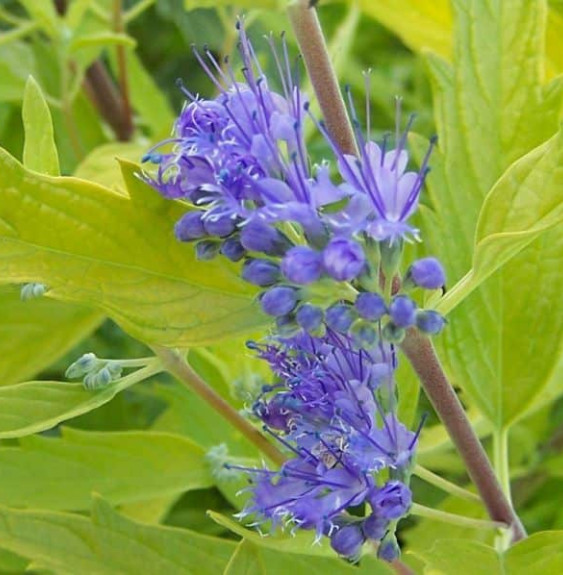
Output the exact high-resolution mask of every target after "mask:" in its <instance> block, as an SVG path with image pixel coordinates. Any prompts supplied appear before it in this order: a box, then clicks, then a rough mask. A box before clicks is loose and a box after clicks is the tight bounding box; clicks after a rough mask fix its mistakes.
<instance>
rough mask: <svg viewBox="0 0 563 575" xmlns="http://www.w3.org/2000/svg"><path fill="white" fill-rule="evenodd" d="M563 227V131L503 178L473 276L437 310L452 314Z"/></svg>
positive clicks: (489, 204) (489, 202)
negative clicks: (513, 261)
mask: <svg viewBox="0 0 563 575" xmlns="http://www.w3.org/2000/svg"><path fill="white" fill-rule="evenodd" d="M561 222H563V132H562V131H559V133H558V134H556V135H555V136H554V137H553V138H551V139H550V140H548V141H547V142H546V143H545V144H542V145H541V146H539V147H538V148H536V149H535V150H532V152H530V153H529V154H527V155H526V156H524V157H523V158H522V159H521V160H518V161H516V162H515V163H514V164H513V165H512V166H510V168H509V169H508V170H507V171H506V172H505V173H504V174H503V176H502V177H501V178H500V180H499V181H498V182H497V183H496V184H495V186H494V187H493V189H492V190H491V191H490V193H489V194H488V195H487V197H486V198H485V202H484V204H483V207H482V208H481V212H480V214H479V219H478V221H477V230H476V233H475V251H474V253H473V266H472V268H471V271H470V272H469V273H468V274H467V275H466V276H465V277H464V278H463V279H462V280H461V281H460V282H458V283H457V284H456V285H455V286H454V287H453V288H452V289H451V290H450V291H449V292H448V293H447V294H446V296H445V297H444V298H442V299H441V301H440V302H439V304H438V305H437V306H436V309H437V310H438V311H440V312H442V313H448V312H449V311H450V310H451V309H452V308H453V307H454V306H455V305H457V303H459V302H461V301H463V299H465V298H466V297H467V296H468V295H469V293H471V291H473V290H474V289H475V288H476V287H477V286H479V285H480V284H481V283H482V282H483V281H484V280H485V279H487V278H488V277H489V276H490V275H492V274H493V273H494V272H495V271H496V270H497V269H499V268H500V267H502V266H503V265H504V264H505V263H506V262H507V261H508V260H510V259H511V258H512V257H514V256H515V255H516V254H517V253H518V252H520V251H521V250H522V249H523V248H524V247H526V246H527V245H528V244H530V243H531V242H532V241H533V240H534V239H536V238H537V237H538V236H540V235H541V234H542V233H543V232H545V231H546V230H548V229H550V228H553V227H555V226H556V225H558V224H560V223H561Z"/></svg>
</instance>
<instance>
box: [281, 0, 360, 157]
mask: <svg viewBox="0 0 563 575" xmlns="http://www.w3.org/2000/svg"><path fill="white" fill-rule="evenodd" d="M288 13H289V19H290V21H291V26H292V28H293V32H294V33H295V37H296V38H297V42H298V43H299V48H300V50H301V53H302V54H303V59H304V60H305V66H306V67H307V72H308V74H309V78H310V79H311V84H312V85H313V88H314V89H315V95H316V96H317V100H318V101H319V105H320V107H321V110H322V112H323V117H324V121H325V123H326V126H327V128H328V131H329V132H330V134H331V135H332V137H333V138H334V140H335V142H336V144H337V145H338V147H339V148H340V149H341V150H342V151H343V152H345V153H347V154H355V153H356V141H355V139H354V132H353V131H352V126H351V125H350V121H349V119H348V112H347V111H346V105H345V104H344V100H343V98H342V92H341V91H340V86H339V85H338V80H337V78H336V75H335V73H334V68H333V67H332V63H331V61H330V56H329V54H328V49H327V46H326V42H325V39H324V36H323V31H322V29H321V25H320V23H319V18H318V16H317V12H316V10H315V9H314V8H309V1H308V0H296V1H295V2H294V3H293V4H290V6H289V8H288Z"/></svg>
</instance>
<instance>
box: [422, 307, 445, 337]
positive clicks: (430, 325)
mask: <svg viewBox="0 0 563 575" xmlns="http://www.w3.org/2000/svg"><path fill="white" fill-rule="evenodd" d="M445 325H446V320H445V319H444V318H443V317H442V316H441V315H440V314H439V313H438V312H437V311H433V310H420V311H417V312H416V327H417V328H418V329H419V330H420V331H422V332H424V333H428V334H430V335H436V334H438V333H440V332H441V331H442V329H443V328H444V326H445Z"/></svg>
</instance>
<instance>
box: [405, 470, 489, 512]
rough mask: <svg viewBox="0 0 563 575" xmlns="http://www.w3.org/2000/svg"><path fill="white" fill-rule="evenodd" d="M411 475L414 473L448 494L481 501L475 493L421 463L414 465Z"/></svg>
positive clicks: (476, 501)
mask: <svg viewBox="0 0 563 575" xmlns="http://www.w3.org/2000/svg"><path fill="white" fill-rule="evenodd" d="M413 475H416V476H417V477H418V478H419V479H422V480H423V481H426V483H430V485H434V486H435V487H438V488H439V489H442V490H443V491H445V492H446V493H449V494H450V495H454V496H455V497H459V498H461V499H465V500H466V501H473V502H474V503H481V498H480V497H479V496H478V495H477V494H476V493H473V492H471V491H468V490H467V489H464V488H463V487H460V486H459V485H456V484H455V483H452V482H451V481H448V480H447V479H444V478H443V477H441V476H440V475H437V474H436V473H433V472H432V471H430V470H429V469H426V468H425V467H422V466H421V465H415V467H414V469H413Z"/></svg>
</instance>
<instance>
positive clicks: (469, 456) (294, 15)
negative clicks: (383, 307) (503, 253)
mask: <svg viewBox="0 0 563 575" xmlns="http://www.w3.org/2000/svg"><path fill="white" fill-rule="evenodd" d="M288 11H289V17H290V21H291V25H292V27H293V30H294V33H295V36H296V38H297V41H298V43H299V47H300V49H301V52H302V54H303V57H304V60H305V64H306V66H307V71H308V73H309V76H310V79H311V83H312V86H313V89H314V90H315V94H316V96H317V98H318V101H319V105H320V107H321V110H322V112H323V115H324V118H325V122H326V127H327V131H328V132H329V133H330V135H331V136H332V139H333V140H334V142H335V143H336V144H337V145H338V146H339V147H340V151H341V152H342V153H347V154H357V150H356V145H355V140H354V132H353V129H352V126H351V123H350V119H349V117H348V114H347V112H346V106H345V104H344V101H343V99H342V96H341V92H340V87H339V85H338V81H337V79H336V76H335V73H334V70H333V68H332V64H331V62H330V59H329V56H328V51H327V48H326V43H325V40H324V36H323V33H322V30H321V28H320V25H319V21H318V17H317V15H316V12H315V10H314V8H310V7H309V3H308V1H307V0H296V2H294V3H293V4H291V5H290V7H289V9H288ZM401 348H402V350H403V352H404V353H405V355H406V356H407V358H408V359H409V361H410V362H411V364H412V365H413V367H414V369H415V371H416V373H417V374H418V376H419V378H420V380H421V383H422V386H423V388H424V390H425V392H426V394H427V396H428V398H429V399H430V401H431V403H432V404H433V406H434V408H435V410H436V412H437V413H438V415H439V417H440V419H441V420H442V422H443V423H444V425H445V427H446V429H447V430H448V433H449V434H450V436H451V438H452V440H453V442H454V445H455V446H456V448H457V449H458V451H459V453H460V455H461V457H462V459H463V460H464V462H465V464H466V466H467V469H468V472H469V475H470V477H471V479H472V480H473V482H474V483H475V485H476V487H477V489H478V491H479V494H480V496H481V498H482V500H483V502H484V504H485V506H486V508H487V510H488V512H489V515H490V517H491V519H492V520H493V521H497V522H501V523H503V524H507V525H510V527H511V530H512V541H513V542H516V541H519V540H521V539H524V538H525V537H526V531H525V530H524V527H523V525H522V523H521V521H520V519H519V518H518V516H517V515H516V513H515V511H514V509H513V507H512V505H511V504H510V501H509V500H508V498H507V497H506V495H505V494H504V492H503V489H502V488H501V486H500V484H499V481H498V479H497V477H496V476H495V473H494V470H493V468H492V466H491V463H490V461H489V459H488V457H487V455H486V453H485V451H484V449H483V447H482V445H481V443H480V442H479V439H478V437H477V436H476V434H475V433H474V431H473V429H472V428H471V424H470V423H469V420H468V419H467V416H466V414H465V411H464V410H463V407H462V405H461V403H460V402H459V400H458V398H457V396H456V394H455V392H454V391H453V388H452V387H451V385H450V383H449V381H448V379H447V378H446V375H445V373H444V371H443V369H442V366H441V365H440V362H439V360H438V358H437V356H436V353H435V351H434V348H433V346H432V344H431V342H430V340H429V339H428V338H427V337H425V336H424V335H423V334H421V333H420V332H418V331H417V330H415V329H410V330H409V331H408V333H407V336H406V338H405V340H404V341H403V343H402V344H401Z"/></svg>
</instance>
